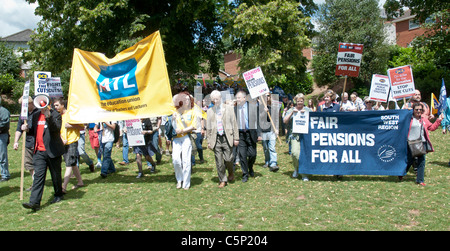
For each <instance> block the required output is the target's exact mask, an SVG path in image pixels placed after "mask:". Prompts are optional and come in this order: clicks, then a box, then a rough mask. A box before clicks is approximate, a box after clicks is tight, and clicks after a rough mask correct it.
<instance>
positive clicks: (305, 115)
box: [292, 111, 309, 134]
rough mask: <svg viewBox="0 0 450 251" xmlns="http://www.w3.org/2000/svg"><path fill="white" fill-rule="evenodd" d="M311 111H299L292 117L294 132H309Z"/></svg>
mask: <svg viewBox="0 0 450 251" xmlns="http://www.w3.org/2000/svg"><path fill="white" fill-rule="evenodd" d="M308 122H309V111H304V112H301V111H299V112H297V114H295V115H293V117H292V133H302V134H306V133H308V129H309V123H308Z"/></svg>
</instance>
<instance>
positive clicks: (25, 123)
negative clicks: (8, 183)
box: [19, 120, 28, 200]
mask: <svg viewBox="0 0 450 251" xmlns="http://www.w3.org/2000/svg"><path fill="white" fill-rule="evenodd" d="M23 123H24V125H26V126H27V125H28V123H27V121H26V120H24V121H23ZM26 138H27V131H23V134H22V141H23V142H22V164H21V167H20V196H19V198H20V200H23V177H24V171H25V170H24V169H25V142H26Z"/></svg>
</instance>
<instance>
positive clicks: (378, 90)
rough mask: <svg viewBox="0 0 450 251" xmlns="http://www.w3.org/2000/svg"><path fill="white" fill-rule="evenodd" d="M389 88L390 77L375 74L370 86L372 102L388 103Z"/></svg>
mask: <svg viewBox="0 0 450 251" xmlns="http://www.w3.org/2000/svg"><path fill="white" fill-rule="evenodd" d="M389 88H390V83H389V77H388V76H384V75H378V74H373V75H372V84H371V85H370V94H369V98H370V100H374V101H378V102H387V99H388V93H389Z"/></svg>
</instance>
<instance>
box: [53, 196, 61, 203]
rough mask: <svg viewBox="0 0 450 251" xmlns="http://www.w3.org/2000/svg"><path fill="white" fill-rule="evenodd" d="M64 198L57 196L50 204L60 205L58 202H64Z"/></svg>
mask: <svg viewBox="0 0 450 251" xmlns="http://www.w3.org/2000/svg"><path fill="white" fill-rule="evenodd" d="M63 198H64V197H63V196H55V198H54V199H53V200H52V202H50V203H51V204H54V203H58V202H60V201H62V199H63Z"/></svg>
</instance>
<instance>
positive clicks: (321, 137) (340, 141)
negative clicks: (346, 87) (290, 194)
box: [298, 110, 412, 176]
mask: <svg viewBox="0 0 450 251" xmlns="http://www.w3.org/2000/svg"><path fill="white" fill-rule="evenodd" d="M411 116H412V112H411V111H408V110H385V111H361V112H333V113H323V112H310V114H309V121H310V128H309V133H308V134H300V142H301V143H300V144H301V147H300V149H301V152H300V160H299V170H298V172H299V173H304V174H326V175H390V176H404V175H405V174H406V162H407V143H406V142H407V135H408V129H409V124H410V122H411Z"/></svg>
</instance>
